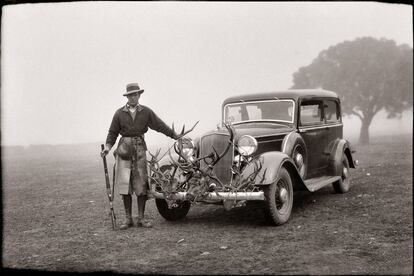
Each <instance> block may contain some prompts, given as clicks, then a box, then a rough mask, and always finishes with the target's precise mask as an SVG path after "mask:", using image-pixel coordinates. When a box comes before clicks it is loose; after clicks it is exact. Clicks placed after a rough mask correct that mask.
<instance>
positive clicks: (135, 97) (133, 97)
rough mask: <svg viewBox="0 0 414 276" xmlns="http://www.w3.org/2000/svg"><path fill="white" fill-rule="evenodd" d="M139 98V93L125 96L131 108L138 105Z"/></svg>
mask: <svg viewBox="0 0 414 276" xmlns="http://www.w3.org/2000/svg"><path fill="white" fill-rule="evenodd" d="M140 96H141V94H139V93H133V94H129V95H126V97H127V98H128V104H129V105H131V106H136V105H137V104H138V100H139V97H140Z"/></svg>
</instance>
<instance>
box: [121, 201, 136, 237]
mask: <svg viewBox="0 0 414 276" xmlns="http://www.w3.org/2000/svg"><path fill="white" fill-rule="evenodd" d="M122 200H123V201H124V208H125V222H124V223H123V224H121V226H120V227H119V229H121V230H125V229H128V228H129V227H131V226H133V225H134V223H133V222H132V197H131V195H122Z"/></svg>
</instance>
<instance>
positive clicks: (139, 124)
mask: <svg viewBox="0 0 414 276" xmlns="http://www.w3.org/2000/svg"><path fill="white" fill-rule="evenodd" d="M136 112H137V113H136V115H135V119H132V116H131V114H130V113H129V111H128V108H127V107H126V106H123V107H121V108H119V109H118V110H117V111H116V112H115V114H114V117H113V118H112V123H111V126H110V127H109V131H108V136H107V138H106V143H107V144H109V145H111V146H113V145H114V144H115V142H116V139H117V138H118V135H119V134H121V136H123V137H134V136H141V135H143V134H144V133H146V132H147V131H148V127H149V128H151V129H153V130H155V131H158V132H161V133H163V134H165V135H166V136H168V137H171V138H173V139H174V132H173V130H172V129H171V128H170V127H169V126H167V125H166V124H165V123H164V122H163V121H162V120H161V119H160V118H159V117H158V116H157V115H156V114H155V113H154V111H152V110H151V109H150V108H149V107H146V106H144V105H139V106H138V108H137V111H136Z"/></svg>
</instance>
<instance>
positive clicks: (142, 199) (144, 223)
mask: <svg viewBox="0 0 414 276" xmlns="http://www.w3.org/2000/svg"><path fill="white" fill-rule="evenodd" d="M137 201H138V221H137V226H138V227H140V226H141V227H145V228H151V227H152V223H151V221H149V220H146V219H144V213H145V203H146V201H147V197H146V196H137Z"/></svg>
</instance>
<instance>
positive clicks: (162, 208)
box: [155, 198, 191, 221]
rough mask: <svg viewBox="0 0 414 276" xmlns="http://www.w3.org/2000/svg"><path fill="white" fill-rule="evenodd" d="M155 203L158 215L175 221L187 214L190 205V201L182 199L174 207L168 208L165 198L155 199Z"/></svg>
mask: <svg viewBox="0 0 414 276" xmlns="http://www.w3.org/2000/svg"><path fill="white" fill-rule="evenodd" d="M155 205H156V206H157V209H158V212H159V213H160V215H161V216H162V217H163V218H165V219H166V220H169V221H177V220H180V219H183V218H185V217H186V216H187V214H188V211H189V210H190V207H191V202H189V201H183V202H180V203H178V204H177V205H178V206H176V207H172V208H171V209H169V208H168V204H167V201H165V199H159V198H157V199H155Z"/></svg>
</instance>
